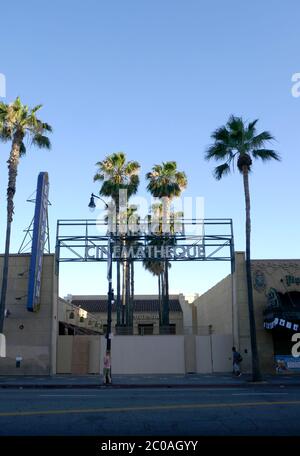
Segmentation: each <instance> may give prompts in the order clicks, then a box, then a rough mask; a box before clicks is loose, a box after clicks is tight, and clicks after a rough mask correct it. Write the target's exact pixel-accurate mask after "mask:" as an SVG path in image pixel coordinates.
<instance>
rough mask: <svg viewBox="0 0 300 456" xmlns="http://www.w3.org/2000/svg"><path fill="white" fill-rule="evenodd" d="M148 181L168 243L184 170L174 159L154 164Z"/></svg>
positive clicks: (166, 316)
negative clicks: (158, 202) (173, 204)
mask: <svg viewBox="0 0 300 456" xmlns="http://www.w3.org/2000/svg"><path fill="white" fill-rule="evenodd" d="M146 179H147V181H148V185H147V190H148V191H149V192H150V193H151V195H152V196H153V197H154V198H159V199H161V200H162V203H163V209H162V220H163V224H162V230H163V234H162V236H163V237H164V239H165V244H166V245H167V244H169V242H170V240H169V234H170V220H171V217H170V206H171V201H172V200H173V199H174V198H175V197H179V196H180V195H181V193H182V191H183V190H184V189H185V188H186V187H187V177H186V175H185V173H184V172H182V171H178V169H177V163H176V162H175V161H170V162H163V163H162V164H161V165H154V166H153V168H152V170H151V171H150V172H149V173H147V174H146ZM168 263H169V262H168V259H167V258H165V260H164V291H165V293H164V299H163V301H164V303H163V315H162V326H165V327H169V274H168V270H169V266H168Z"/></svg>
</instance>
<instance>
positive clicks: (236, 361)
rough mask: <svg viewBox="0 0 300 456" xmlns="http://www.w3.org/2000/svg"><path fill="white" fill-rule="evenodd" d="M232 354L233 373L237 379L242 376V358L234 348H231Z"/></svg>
mask: <svg viewBox="0 0 300 456" xmlns="http://www.w3.org/2000/svg"><path fill="white" fill-rule="evenodd" d="M232 353H233V357H232V364H233V373H234V375H236V376H237V377H240V376H241V375H242V372H241V366H240V364H241V362H242V361H243V358H242V356H241V354H240V353H239V352H238V351H237V349H236V348H235V347H232Z"/></svg>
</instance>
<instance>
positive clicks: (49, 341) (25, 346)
mask: <svg viewBox="0 0 300 456" xmlns="http://www.w3.org/2000/svg"><path fill="white" fill-rule="evenodd" d="M29 262H30V255H11V256H10V259H9V274H8V288H7V299H6V308H7V309H9V311H10V315H9V316H8V317H7V318H5V320H4V334H5V336H6V345H7V356H6V358H0V375H5V374H13V375H23V374H36V375H48V374H51V373H55V366H56V335H57V276H56V275H55V272H54V266H55V260H54V255H44V260H43V271H42V285H41V305H40V310H39V311H38V312H28V311H27V309H26V304H27V288H28V271H29ZM2 267H3V255H1V256H0V286H1V282H2ZM16 298H20V299H18V300H16ZM21 325H23V326H24V329H20V326H21ZM17 356H21V357H22V358H23V359H22V362H21V367H20V368H16V357H17Z"/></svg>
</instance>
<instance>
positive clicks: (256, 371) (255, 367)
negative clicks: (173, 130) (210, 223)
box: [243, 166, 262, 382]
mask: <svg viewBox="0 0 300 456" xmlns="http://www.w3.org/2000/svg"><path fill="white" fill-rule="evenodd" d="M243 181H244V191H245V206H246V277H247V293H248V310H249V323H250V339H251V351H252V379H253V381H254V382H258V381H261V379H262V376H261V372H260V366H259V357H258V350H257V340H256V325H255V315H254V305H253V288H252V276H251V255H250V246H251V217H250V191H249V171H248V167H247V166H244V167H243Z"/></svg>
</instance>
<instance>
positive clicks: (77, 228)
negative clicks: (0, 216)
mask: <svg viewBox="0 0 300 456" xmlns="http://www.w3.org/2000/svg"><path fill="white" fill-rule="evenodd" d="M180 223H181V229H180V231H177V232H176V233H174V234H169V235H162V236H158V235H155V234H153V233H151V231H147V227H146V224H145V226H144V227H140V228H141V229H140V232H139V233H134V234H130V233H129V234H123V235H118V236H117V235H114V234H113V233H109V232H108V231H107V228H108V226H107V223H106V222H105V221H99V220H93V219H87V220H77V219H73V220H72V219H71V220H58V221H57V233H56V249H55V251H56V266H57V273H58V267H59V263H61V262H107V245H108V241H109V240H110V241H111V242H112V244H113V261H122V260H124V259H125V258H126V259H128V255H126V253H125V254H123V255H122V240H123V243H124V240H125V243H126V242H127V243H128V244H129V245H138V246H139V247H138V248H139V249H140V250H139V252H138V253H136V254H133V255H132V258H131V260H132V261H144V260H145V259H149V260H151V261H163V260H168V261H229V262H231V270H232V271H234V237H233V225H232V219H203V220H196V219H191V220H187V219H182V220H181V221H180ZM188 233H190V234H188ZM121 239H122V240H121ZM157 240H159V242H160V243H162V245H161V247H158V250H157V251H156V252H158V254H157V255H155V250H154V249H155V247H154V248H152V250H151V249H149V247H151V246H152V247H153V244H155V242H156V241H157ZM164 246H165V247H164ZM159 249H160V252H159ZM163 249H165V250H163ZM162 250H163V251H162ZM149 251H150V253H149ZM188 251H190V252H191V254H188ZM91 252H92V254H91ZM147 252H148V253H147ZM151 252H152V253H151ZM184 252H185V253H184Z"/></svg>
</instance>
